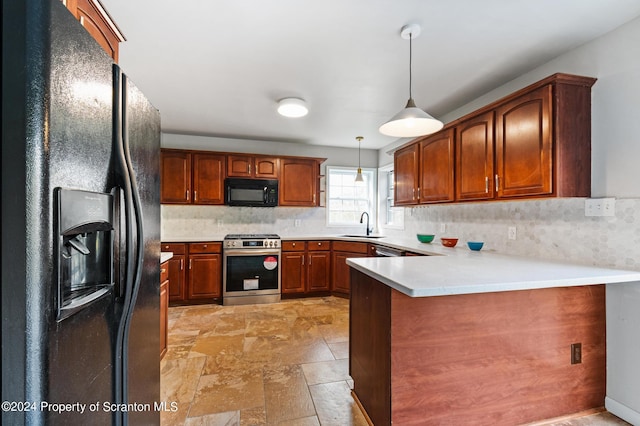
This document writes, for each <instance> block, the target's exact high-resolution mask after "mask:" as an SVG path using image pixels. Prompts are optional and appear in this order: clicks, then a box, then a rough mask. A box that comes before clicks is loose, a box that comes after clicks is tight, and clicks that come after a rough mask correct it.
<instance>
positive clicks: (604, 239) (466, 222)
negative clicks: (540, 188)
mask: <svg viewBox="0 0 640 426" xmlns="http://www.w3.org/2000/svg"><path fill="white" fill-rule="evenodd" d="M584 204H585V199H584V198H553V199H538V200H521V201H504V202H484V203H464V204H446V205H445V204H442V205H429V206H420V207H413V208H405V209H404V210H405V227H404V230H391V229H388V230H384V233H385V234H386V235H396V236H404V237H410V238H415V234H417V233H423V234H436V239H439V238H440V237H443V236H444V237H457V238H460V242H461V243H466V241H484V242H485V246H484V248H483V250H492V251H496V252H499V253H506V254H514V255H523V256H532V257H537V258H545V259H557V260H562V261H568V262H575V263H580V264H588V265H598V266H605V267H616V268H623V269H633V270H640V199H618V200H616V203H615V212H616V215H615V217H586V216H585V214H584V212H585V205H584ZM442 225H444V227H445V228H446V230H445V232H441V226H442ZM509 227H515V228H516V239H515V240H510V239H509V238H508V229H509Z"/></svg>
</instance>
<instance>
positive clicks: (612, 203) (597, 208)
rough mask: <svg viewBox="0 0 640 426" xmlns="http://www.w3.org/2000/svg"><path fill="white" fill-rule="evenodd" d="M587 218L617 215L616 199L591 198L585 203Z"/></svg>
mask: <svg viewBox="0 0 640 426" xmlns="http://www.w3.org/2000/svg"><path fill="white" fill-rule="evenodd" d="M584 215H585V216H607V217H612V216H615V215H616V199H615V198H589V199H586V200H585V201H584Z"/></svg>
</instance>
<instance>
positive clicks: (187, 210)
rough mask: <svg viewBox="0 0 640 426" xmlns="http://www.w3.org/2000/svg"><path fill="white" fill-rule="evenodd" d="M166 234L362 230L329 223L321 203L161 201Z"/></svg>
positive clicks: (194, 235) (303, 233)
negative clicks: (186, 203)
mask: <svg viewBox="0 0 640 426" xmlns="http://www.w3.org/2000/svg"><path fill="white" fill-rule="evenodd" d="M161 214H162V226H161V233H162V237H161V238H163V239H165V238H172V239H174V238H199V237H203V238H208V237H207V236H212V237H213V236H215V237H220V236H224V235H225V234H251V233H276V234H280V235H286V236H296V235H300V236H315V235H336V234H345V233H355V232H363V230H364V225H360V226H356V227H331V228H329V227H327V225H326V220H327V219H326V209H325V208H322V207H317V208H309V207H276V208H267V207H228V206H179V205H162V207H161Z"/></svg>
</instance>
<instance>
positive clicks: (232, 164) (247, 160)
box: [227, 154, 253, 177]
mask: <svg viewBox="0 0 640 426" xmlns="http://www.w3.org/2000/svg"><path fill="white" fill-rule="evenodd" d="M252 160H253V157H251V156H249V155H237V154H234V155H227V176H229V177H251V166H252V165H253V164H252V163H253V161H252Z"/></svg>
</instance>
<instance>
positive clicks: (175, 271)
mask: <svg viewBox="0 0 640 426" xmlns="http://www.w3.org/2000/svg"><path fill="white" fill-rule="evenodd" d="M162 251H170V252H173V258H172V259H170V260H169V301H170V302H171V303H188V302H190V301H198V302H203V301H207V300H211V301H214V300H219V299H220V298H221V297H222V243H220V242H205V243H162Z"/></svg>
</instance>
